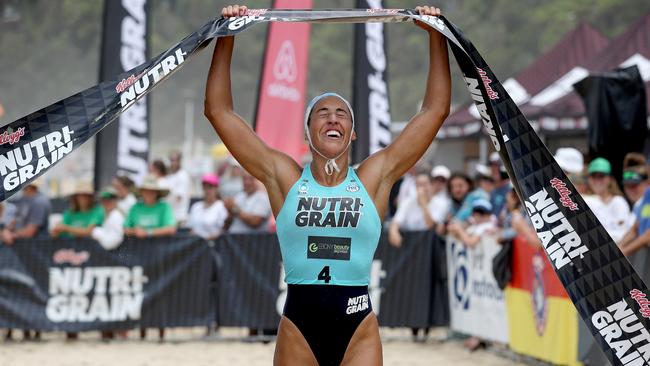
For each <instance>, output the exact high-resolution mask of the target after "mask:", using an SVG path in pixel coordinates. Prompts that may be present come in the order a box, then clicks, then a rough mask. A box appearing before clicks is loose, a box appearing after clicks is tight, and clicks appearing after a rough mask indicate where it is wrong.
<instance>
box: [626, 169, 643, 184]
mask: <svg viewBox="0 0 650 366" xmlns="http://www.w3.org/2000/svg"><path fill="white" fill-rule="evenodd" d="M646 179H648V176H647V175H645V174H641V173H639V172H637V171H636V170H626V171H625V172H623V184H638V183H641V182H643V181H645V180H646Z"/></svg>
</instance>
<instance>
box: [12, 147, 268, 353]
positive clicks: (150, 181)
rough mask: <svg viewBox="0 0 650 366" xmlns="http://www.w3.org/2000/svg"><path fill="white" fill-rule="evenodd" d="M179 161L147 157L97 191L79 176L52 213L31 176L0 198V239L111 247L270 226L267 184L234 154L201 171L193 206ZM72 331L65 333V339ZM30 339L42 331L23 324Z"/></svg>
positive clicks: (175, 155) (106, 335)
mask: <svg viewBox="0 0 650 366" xmlns="http://www.w3.org/2000/svg"><path fill="white" fill-rule="evenodd" d="M181 161H182V156H181V154H180V153H178V152H173V153H172V154H170V156H169V157H168V161H167V162H166V161H164V160H162V159H156V160H154V161H152V162H151V164H150V167H149V173H148V174H147V175H146V176H145V177H144V178H143V179H141V181H140V182H138V183H136V182H134V181H133V180H132V179H131V178H129V177H127V176H117V177H115V178H114V179H113V180H112V181H111V184H110V185H109V186H108V187H105V188H103V189H102V190H101V191H99V192H95V190H94V189H93V186H92V184H91V183H90V182H85V181H80V182H78V183H77V184H76V186H75V187H74V189H73V190H72V191H71V192H69V195H68V197H67V200H68V208H67V209H65V210H64V211H63V213H62V215H57V214H56V213H53V212H52V204H51V200H50V199H49V198H48V197H47V196H46V195H45V194H44V193H43V192H42V188H43V187H42V186H43V180H42V179H37V180H34V181H32V182H31V183H30V184H28V185H27V186H26V187H25V188H24V189H23V190H22V192H21V193H20V194H18V195H17V196H16V198H13V199H11V200H9V201H6V202H2V203H0V230H2V234H1V240H2V242H3V243H4V245H14V244H15V243H16V240H18V239H27V238H34V237H51V238H62V239H65V238H69V239H73V238H92V239H95V240H96V241H97V242H98V243H99V245H100V246H102V247H103V248H104V249H106V250H115V249H117V248H119V246H120V245H121V244H122V243H123V242H124V240H125V238H129V237H133V238H138V239H146V238H155V237H165V236H172V235H175V234H176V233H177V232H179V231H183V232H187V233H191V234H194V235H197V236H199V237H202V238H204V239H207V240H214V239H216V238H217V237H219V236H220V235H222V234H224V233H260V232H269V231H272V230H273V226H272V225H271V223H272V222H273V220H272V212H271V206H270V203H269V200H268V197H267V195H266V192H265V191H264V187H263V186H262V184H261V183H260V182H259V181H257V180H256V179H255V178H254V177H252V176H251V175H249V174H247V173H246V172H245V171H244V170H243V169H242V168H241V167H240V166H239V165H238V164H237V162H236V161H235V160H233V159H229V160H227V161H225V162H224V163H223V164H222V165H221V166H219V167H217V168H216V169H215V173H207V174H204V175H203V176H202V177H201V187H202V191H203V194H202V196H201V198H200V199H199V200H197V201H196V202H194V203H193V204H192V205H191V207H190V203H191V193H192V192H191V183H192V182H191V177H190V174H189V173H188V172H187V171H185V170H183V169H182V167H181ZM222 182H223V184H225V187H223V188H224V189H223V190H222V187H221V183H222ZM224 193H225V194H224ZM13 333H14V332H13V331H12V330H7V331H6V333H5V339H12V337H13ZM116 334H117V335H118V336H120V337H125V336H126V333H125V332H102V338H104V339H111V338H114V337H115V335H116ZM158 334H159V339H160V340H162V339H164V336H165V330H164V329H162V328H160V329H159V330H158ZM77 337H78V335H77V334H76V333H67V339H69V340H74V339H76V338H77ZM140 337H141V338H142V339H144V338H146V329H141V330H140ZM32 338H36V339H38V338H40V332H38V331H31V330H28V329H27V330H23V339H32Z"/></svg>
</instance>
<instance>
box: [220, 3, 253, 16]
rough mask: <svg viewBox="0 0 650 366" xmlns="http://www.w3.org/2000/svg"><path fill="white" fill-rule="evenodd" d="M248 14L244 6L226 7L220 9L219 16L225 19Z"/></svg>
mask: <svg viewBox="0 0 650 366" xmlns="http://www.w3.org/2000/svg"><path fill="white" fill-rule="evenodd" d="M247 13H248V8H247V7H246V5H228V6H226V7H224V8H223V9H221V15H223V16H224V17H226V18H230V17H241V16H244V15H246V14H247Z"/></svg>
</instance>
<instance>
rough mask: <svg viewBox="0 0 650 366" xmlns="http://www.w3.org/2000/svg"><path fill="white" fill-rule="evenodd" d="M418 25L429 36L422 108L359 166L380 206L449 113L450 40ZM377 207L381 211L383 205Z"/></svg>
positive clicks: (428, 10) (432, 12)
mask: <svg viewBox="0 0 650 366" xmlns="http://www.w3.org/2000/svg"><path fill="white" fill-rule="evenodd" d="M416 10H417V11H418V12H419V13H420V14H424V15H440V9H438V8H433V7H428V6H422V7H417V8H416ZM418 25H419V26H420V27H421V28H423V29H425V30H426V31H427V32H428V37H429V74H428V76H427V82H426V91H425V93H424V99H423V100H422V108H421V109H420V111H419V112H418V113H417V114H416V115H415V116H413V118H411V120H410V121H409V123H408V124H407V125H406V127H405V128H404V130H403V131H402V133H401V134H400V135H399V136H398V137H397V139H395V141H393V143H391V144H390V145H389V146H388V147H386V148H385V149H383V150H381V151H379V152H377V153H375V154H373V155H372V156H370V157H369V158H368V159H366V160H365V161H364V162H363V163H362V164H361V166H360V167H359V174H360V176H362V180H363V181H364V184H366V186H367V188H368V190H369V192H371V194H373V197H374V200H375V202H376V204H378V205H380V206H381V205H382V203H381V202H382V201H383V196H385V195H386V192H387V190H388V192H389V191H390V187H392V185H393V184H394V183H395V182H396V181H397V180H398V179H399V178H400V177H401V176H402V175H404V173H406V171H407V170H409V169H410V168H411V167H412V166H413V165H414V164H415V163H416V162H417V161H418V160H419V159H420V158H421V157H422V155H424V152H425V151H426V150H427V148H428V147H429V145H430V144H431V142H432V141H433V139H434V137H435V136H436V134H437V133H438V130H439V129H440V126H442V122H443V121H444V120H445V118H447V116H448V115H449V109H450V103H451V76H450V73H449V55H448V52H447V41H446V39H445V37H444V36H443V35H442V34H440V33H439V32H438V31H436V30H433V29H431V28H429V27H428V26H424V25H421V24H418ZM364 178H365V179H364ZM378 209H379V210H380V211H381V210H382V208H381V207H378Z"/></svg>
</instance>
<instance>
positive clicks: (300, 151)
mask: <svg viewBox="0 0 650 366" xmlns="http://www.w3.org/2000/svg"><path fill="white" fill-rule="evenodd" d="M311 3H312V2H311V0H276V1H275V4H274V8H276V9H310V8H311ZM309 27H310V25H309V23H297V24H289V23H271V25H269V34H268V39H267V43H266V55H265V56H264V69H263V75H262V85H261V86H260V90H259V99H258V105H257V115H256V118H255V130H256V131H257V134H258V135H259V136H260V137H261V138H262V140H264V142H266V143H267V144H268V145H269V146H271V147H273V148H275V149H278V150H280V151H283V152H285V153H287V154H289V155H290V156H291V157H292V158H294V159H295V160H296V161H298V162H300V161H302V157H303V155H304V154H305V153H306V152H307V145H306V144H305V133H304V131H303V127H302V120H303V118H304V113H305V87H306V84H307V62H308V55H309Z"/></svg>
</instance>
